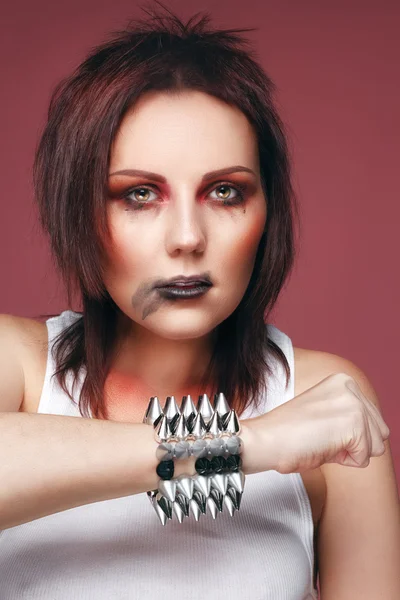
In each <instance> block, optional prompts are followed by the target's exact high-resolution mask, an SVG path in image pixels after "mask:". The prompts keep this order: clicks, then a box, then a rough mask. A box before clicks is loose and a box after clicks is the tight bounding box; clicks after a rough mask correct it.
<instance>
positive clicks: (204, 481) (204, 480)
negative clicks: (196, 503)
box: [192, 473, 211, 498]
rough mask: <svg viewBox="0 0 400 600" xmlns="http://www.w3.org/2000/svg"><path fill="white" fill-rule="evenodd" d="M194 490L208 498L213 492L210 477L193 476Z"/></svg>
mask: <svg viewBox="0 0 400 600" xmlns="http://www.w3.org/2000/svg"><path fill="white" fill-rule="evenodd" d="M192 479H193V485H194V489H195V490H197V491H199V492H201V493H202V494H203V496H205V497H206V498H208V496H209V495H210V491H211V477H210V476H209V475H199V474H198V473H197V474H196V475H193V477H192Z"/></svg>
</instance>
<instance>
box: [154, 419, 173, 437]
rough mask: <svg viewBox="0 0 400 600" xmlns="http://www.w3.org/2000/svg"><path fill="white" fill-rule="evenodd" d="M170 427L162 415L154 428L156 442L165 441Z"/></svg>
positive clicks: (168, 435)
mask: <svg viewBox="0 0 400 600" xmlns="http://www.w3.org/2000/svg"><path fill="white" fill-rule="evenodd" d="M170 433H171V432H170V429H169V427H168V420H167V417H166V415H163V416H162V417H161V419H160V420H159V422H158V423H157V426H156V427H155V428H154V438H155V440H156V441H157V442H166V441H167V439H168V438H169V437H170Z"/></svg>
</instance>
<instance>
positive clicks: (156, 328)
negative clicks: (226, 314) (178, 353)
mask: <svg viewBox="0 0 400 600" xmlns="http://www.w3.org/2000/svg"><path fill="white" fill-rule="evenodd" d="M160 317H161V315H160ZM219 323H220V321H219V320H216V318H215V315H212V316H211V315H208V318H207V315H204V314H195V313H194V314H192V315H190V314H186V315H177V314H171V315H163V317H162V318H160V320H159V321H158V319H157V322H156V319H154V322H153V323H152V324H151V326H149V329H151V330H152V331H153V332H154V333H157V334H158V335H160V336H161V337H163V338H167V339H170V340H189V339H195V338H200V337H204V336H206V335H209V334H210V333H211V332H212V331H213V330H214V329H215V328H216V327H217V325H219ZM149 325H150V323H149Z"/></svg>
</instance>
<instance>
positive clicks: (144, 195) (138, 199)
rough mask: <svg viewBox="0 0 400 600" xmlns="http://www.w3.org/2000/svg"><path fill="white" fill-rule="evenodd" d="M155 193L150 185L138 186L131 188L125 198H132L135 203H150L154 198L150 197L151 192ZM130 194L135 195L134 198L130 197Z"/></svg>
mask: <svg viewBox="0 0 400 600" xmlns="http://www.w3.org/2000/svg"><path fill="white" fill-rule="evenodd" d="M154 193H155V192H154V191H153V190H151V189H150V188H148V187H137V188H134V189H133V190H131V191H130V192H129V194H126V196H125V198H127V199H128V200H131V201H132V202H133V203H135V204H136V203H137V204H148V203H149V202H151V201H152V200H154V198H151V197H150V194H154ZM130 196H133V197H132V199H130Z"/></svg>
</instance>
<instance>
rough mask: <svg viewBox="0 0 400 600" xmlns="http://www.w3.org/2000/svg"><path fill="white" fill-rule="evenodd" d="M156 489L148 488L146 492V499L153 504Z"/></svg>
mask: <svg viewBox="0 0 400 600" xmlns="http://www.w3.org/2000/svg"><path fill="white" fill-rule="evenodd" d="M157 492H158V490H149V491H148V492H146V494H147V497H148V499H149V500H150V503H151V504H153V500H154V498H155V497H156V495H157Z"/></svg>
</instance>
